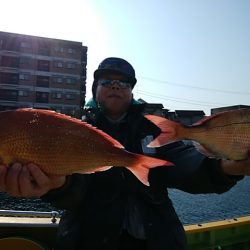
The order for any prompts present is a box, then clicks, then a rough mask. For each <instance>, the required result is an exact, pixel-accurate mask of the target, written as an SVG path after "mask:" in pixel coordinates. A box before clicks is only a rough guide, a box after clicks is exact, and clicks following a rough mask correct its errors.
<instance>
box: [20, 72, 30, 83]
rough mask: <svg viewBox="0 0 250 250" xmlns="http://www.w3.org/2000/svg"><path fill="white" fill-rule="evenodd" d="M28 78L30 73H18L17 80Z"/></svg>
mask: <svg viewBox="0 0 250 250" xmlns="http://www.w3.org/2000/svg"><path fill="white" fill-rule="evenodd" d="M29 79H30V74H25V73H23V74H20V75H19V80H26V81H27V80H29Z"/></svg>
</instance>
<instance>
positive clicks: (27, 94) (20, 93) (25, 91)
mask: <svg viewBox="0 0 250 250" xmlns="http://www.w3.org/2000/svg"><path fill="white" fill-rule="evenodd" d="M18 95H19V96H23V97H27V96H29V91H28V90H19V91H18Z"/></svg>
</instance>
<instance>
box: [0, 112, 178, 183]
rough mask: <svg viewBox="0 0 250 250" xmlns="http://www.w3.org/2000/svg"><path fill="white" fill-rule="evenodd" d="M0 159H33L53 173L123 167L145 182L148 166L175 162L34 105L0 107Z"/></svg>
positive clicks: (22, 160) (170, 164)
mask: <svg viewBox="0 0 250 250" xmlns="http://www.w3.org/2000/svg"><path fill="white" fill-rule="evenodd" d="M0 159H1V161H0V162H2V164H3V165H6V166H9V165H10V164H11V163H13V162H20V163H22V164H28V163H31V162H32V163H34V164H36V165H37V166H39V167H40V168H41V170H42V171H44V172H45V173H47V174H54V175H70V174H73V173H81V174H89V173H95V172H99V171H105V170H108V169H109V168H111V167H112V166H125V167H126V168H127V169H128V170H130V171H131V172H132V173H133V174H134V175H135V176H136V177H137V178H138V179H139V180H140V181H141V182H142V183H143V184H145V185H147V186H149V182H148V173H149V169H150V168H154V167H157V166H172V165H173V163H171V162H169V161H167V160H162V159H158V158H154V157H150V156H146V155H140V154H135V153H131V152H129V151H126V150H125V149H124V147H123V146H122V145H121V144H120V143H119V142H118V141H117V140H115V139H114V138H112V137H111V136H109V135H108V134H106V133H105V132H103V131H101V130H99V129H97V128H96V127H94V126H92V125H90V124H88V123H87V122H84V121H82V120H80V119H77V118H73V117H71V116H67V115H65V114H61V113H57V112H55V111H52V110H45V109H34V108H19V109H16V110H7V111H1V112H0Z"/></svg>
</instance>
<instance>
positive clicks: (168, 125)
mask: <svg viewBox="0 0 250 250" xmlns="http://www.w3.org/2000/svg"><path fill="white" fill-rule="evenodd" d="M145 117H146V118H147V119H148V120H150V121H151V122H153V123H154V124H155V125H156V126H157V127H159V128H160V129H161V134H160V135H159V136H158V137H156V138H155V139H154V140H153V141H152V142H150V143H149V144H148V145H147V147H150V148H154V147H161V146H164V145H166V144H169V143H171V142H174V141H177V140H180V139H181V129H182V128H183V126H182V125H181V124H180V123H178V122H174V121H171V120H168V119H166V118H163V117H160V116H156V115H146V116H145Z"/></svg>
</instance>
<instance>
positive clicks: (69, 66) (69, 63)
mask: <svg viewBox="0 0 250 250" xmlns="http://www.w3.org/2000/svg"><path fill="white" fill-rule="evenodd" d="M67 68H68V69H75V68H76V63H72V62H68V63H67Z"/></svg>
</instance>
